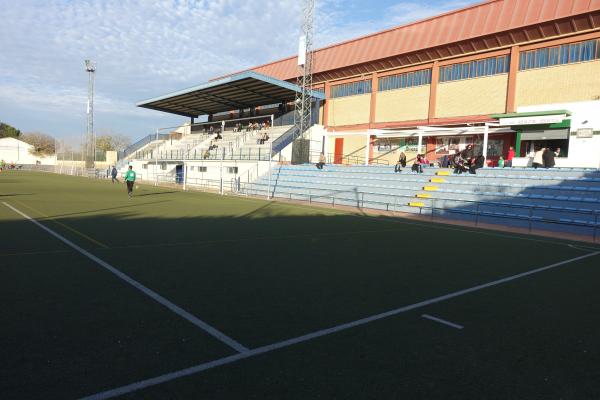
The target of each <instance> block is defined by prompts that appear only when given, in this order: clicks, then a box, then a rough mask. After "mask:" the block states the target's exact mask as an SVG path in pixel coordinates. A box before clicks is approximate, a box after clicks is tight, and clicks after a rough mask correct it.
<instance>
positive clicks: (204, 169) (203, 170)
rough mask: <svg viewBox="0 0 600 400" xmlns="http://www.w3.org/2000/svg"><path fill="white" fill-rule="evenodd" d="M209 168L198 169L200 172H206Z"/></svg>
mask: <svg viewBox="0 0 600 400" xmlns="http://www.w3.org/2000/svg"><path fill="white" fill-rule="evenodd" d="M206 168H207V167H198V172H206Z"/></svg>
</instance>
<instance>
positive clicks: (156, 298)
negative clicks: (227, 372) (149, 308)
mask: <svg viewBox="0 0 600 400" xmlns="http://www.w3.org/2000/svg"><path fill="white" fill-rule="evenodd" d="M2 204H4V205H5V206H6V207H8V208H10V209H11V210H13V211H14V212H16V213H17V214H19V215H20V216H22V217H23V218H25V219H27V220H29V221H30V222H33V223H34V224H35V225H37V226H38V227H40V228H42V229H43V230H45V231H46V232H47V233H49V234H50V235H52V236H54V237H55V238H57V239H58V240H60V241H61V242H63V243H64V244H66V245H67V246H69V247H71V248H73V249H74V250H76V251H78V252H79V253H81V254H82V255H84V256H85V257H87V258H89V259H90V260H92V261H94V262H95V263H96V264H98V265H100V266H101V267H102V268H104V269H106V270H108V271H109V272H111V273H112V274H114V275H116V276H117V277H118V278H119V279H121V280H123V281H125V282H127V283H128V284H130V285H131V286H133V287H134V288H136V289H137V290H139V291H140V292H142V293H144V294H145V295H146V296H148V297H150V298H151V299H152V300H154V301H156V302H158V303H160V304H162V305H163V306H165V307H166V308H168V309H169V310H171V311H172V312H174V313H175V314H177V315H179V316H180V317H181V318H183V319H185V320H187V321H188V322H191V323H192V324H194V325H195V326H197V327H198V328H200V329H202V330H203V331H204V332H206V333H208V334H209V335H211V336H212V337H214V338H215V339H217V340H219V341H221V342H222V343H224V344H226V345H228V346H229V347H231V348H233V349H234V350H236V351H237V352H240V353H243V352H246V351H248V349H247V348H246V347H244V346H242V345H241V344H240V343H238V342H236V341H235V340H233V339H232V338H230V337H229V336H227V335H225V334H224V333H223V332H221V331H219V330H218V329H216V328H214V327H212V326H211V325H209V324H207V323H206V322H204V321H202V320H201V319H199V318H197V317H196V316H194V315H193V314H191V313H189V312H187V311H186V310H184V309H183V308H181V307H179V306H178V305H176V304H174V303H172V302H170V301H169V300H167V299H166V298H164V297H162V296H161V295H160V294H158V293H156V292H155V291H153V290H152V289H150V288H148V287H146V286H144V285H142V284H141V283H140V282H138V281H136V280H135V279H133V278H131V277H130V276H129V275H126V274H124V273H123V272H121V271H119V270H118V269H117V268H115V267H113V266H112V265H110V264H109V263H107V262H106V261H104V260H102V259H100V258H98V257H96V256H95V255H93V254H92V253H90V252H89V251H87V250H85V249H83V248H81V247H79V246H78V245H76V244H75V243H73V242H71V241H70V240H69V239H67V238H65V237H64V236H62V235H60V234H59V233H56V232H54V231H53V230H52V229H50V228H48V227H47V226H46V225H44V224H42V223H40V222H38V221H36V220H35V219H33V218H32V217H30V216H29V215H27V214H25V213H24V212H22V211H20V210H18V209H16V208H15V207H13V206H11V205H10V204H8V203H6V202H2Z"/></svg>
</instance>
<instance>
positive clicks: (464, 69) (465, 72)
mask: <svg viewBox="0 0 600 400" xmlns="http://www.w3.org/2000/svg"><path fill="white" fill-rule="evenodd" d="M460 69H461V71H460V78H461V79H467V78H469V63H465V64H462V65H461V67H460Z"/></svg>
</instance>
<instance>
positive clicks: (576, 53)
mask: <svg viewBox="0 0 600 400" xmlns="http://www.w3.org/2000/svg"><path fill="white" fill-rule="evenodd" d="M579 61H581V45H580V44H579V43H577V44H572V45H571V46H570V48H569V63H576V62H579Z"/></svg>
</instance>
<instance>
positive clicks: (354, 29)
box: [0, 0, 476, 139]
mask: <svg viewBox="0 0 600 400" xmlns="http://www.w3.org/2000/svg"><path fill="white" fill-rule="evenodd" d="M473 3H476V2H474V1H472V0H449V1H441V0H431V1H398V0H371V1H361V0H317V15H316V18H317V20H316V32H315V41H316V43H317V45H318V46H323V45H326V44H331V43H335V42H338V41H341V40H345V39H351V38H353V37H356V36H359V35H364V34H367V33H371V32H377V31H379V30H382V29H386V28H390V27H393V26H396V25H400V24H403V23H406V22H410V21H414V20H417V19H420V18H425V17H427V16H431V15H436V14H439V13H442V12H445V11H449V10H452V9H455V8H459V7H463V6H466V5H469V4H473ZM299 4H301V1H299V0H195V1H194V0H19V1H14V0H0V21H3V24H2V25H3V26H2V35H0V121H3V122H7V123H9V124H11V125H14V126H16V127H17V128H19V129H21V130H23V131H25V132H29V131H41V132H45V133H48V134H51V135H53V136H55V137H59V138H78V137H80V135H81V133H82V132H84V131H85V128H86V120H85V112H86V96H87V76H86V72H85V69H84V65H83V60H84V59H86V58H91V59H93V60H95V61H96V63H97V68H98V71H97V79H96V98H95V99H96V101H95V104H96V107H95V111H96V132H97V133H98V134H102V133H118V134H124V135H127V136H130V137H131V138H132V139H135V138H139V137H141V136H143V135H145V134H148V133H151V132H153V131H154V129H156V128H157V127H161V126H170V125H174V124H179V123H181V122H185V121H186V119H184V118H181V117H177V116H170V115H168V114H164V113H160V112H157V111H150V110H143V109H139V108H137V107H135V103H136V102H137V101H139V100H143V99H147V98H151V97H155V96H158V95H161V94H164V93H167V92H170V91H174V90H178V89H182V88H185V87H189V86H193V85H196V84H199V83H202V82H205V81H206V80H208V79H210V78H213V77H215V76H219V75H223V74H226V73H229V72H234V71H238V70H241V69H244V68H248V67H252V66H254V65H258V64H262V63H266V62H269V61H274V60H276V59H278V58H283V57H286V56H289V55H292V54H293V53H294V52H295V51H296V49H297V39H296V38H297V36H298V30H299V20H298V15H299V7H300V6H299Z"/></svg>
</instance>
